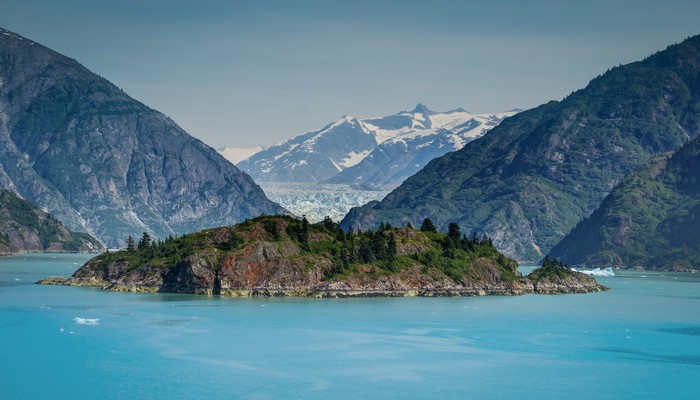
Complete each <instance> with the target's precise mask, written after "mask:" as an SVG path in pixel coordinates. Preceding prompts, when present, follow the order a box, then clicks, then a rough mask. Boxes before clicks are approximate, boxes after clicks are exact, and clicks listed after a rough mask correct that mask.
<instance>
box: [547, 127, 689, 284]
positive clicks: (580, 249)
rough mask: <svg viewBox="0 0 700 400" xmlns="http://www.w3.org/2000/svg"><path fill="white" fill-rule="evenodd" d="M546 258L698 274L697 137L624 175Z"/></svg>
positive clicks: (594, 264) (586, 263)
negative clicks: (600, 203)
mask: <svg viewBox="0 0 700 400" xmlns="http://www.w3.org/2000/svg"><path fill="white" fill-rule="evenodd" d="M550 254H551V255H552V256H554V257H558V258H560V259H562V260H563V261H566V262H568V263H572V264H577V265H585V266H595V267H603V266H604V267H608V266H615V267H643V268H647V269H661V270H691V269H700V138H696V139H695V140H693V141H691V142H690V143H688V144H686V145H685V146H683V148H681V149H680V150H678V152H676V153H675V154H673V155H671V154H664V155H661V156H658V157H655V158H652V159H651V160H649V161H647V162H646V163H644V164H643V165H642V166H641V167H639V168H638V169H637V170H635V171H634V172H633V173H631V174H630V175H628V176H627V177H626V178H625V179H624V180H623V181H622V182H621V183H620V184H619V185H618V186H616V187H615V189H613V191H612V192H611V193H610V194H609V195H608V196H607V197H606V198H605V200H604V201H603V203H602V205H601V206H600V208H598V209H597V210H596V211H595V212H594V213H593V214H592V215H591V216H590V217H589V218H587V219H585V220H583V221H581V222H580V223H579V224H578V225H577V226H576V228H574V229H573V230H572V231H571V233H569V234H568V235H567V236H566V237H565V238H564V239H563V240H562V241H561V242H559V244H558V245H556V246H555V247H554V248H553V249H552V251H551V252H550Z"/></svg>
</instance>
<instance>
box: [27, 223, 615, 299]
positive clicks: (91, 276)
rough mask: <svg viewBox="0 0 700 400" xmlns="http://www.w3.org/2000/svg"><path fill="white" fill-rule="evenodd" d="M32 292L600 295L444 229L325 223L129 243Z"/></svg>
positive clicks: (588, 283)
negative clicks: (521, 266)
mask: <svg viewBox="0 0 700 400" xmlns="http://www.w3.org/2000/svg"><path fill="white" fill-rule="evenodd" d="M548 261H549V260H548ZM38 283H41V284H60V285H70V286H93V287H100V288H103V289H106V290H114V291H129V292H162V293H190V294H202V295H209V296H304V297H336V298H340V297H399V296H426V297H431V296H432V297H444V296H483V295H520V294H526V293H546V294H557V293H589V292H600V291H604V290H607V288H606V287H605V286H603V285H601V284H600V283H598V282H597V281H596V280H595V279H594V278H591V277H589V276H586V275H585V274H582V273H579V272H575V271H572V270H571V269H569V268H567V267H566V266H563V265H561V264H560V263H556V262H549V264H546V265H544V266H543V267H541V268H538V269H536V270H535V271H533V273H531V274H529V275H528V276H522V275H521V274H520V273H519V272H518V264H517V262H516V261H515V260H512V259H510V258H508V257H506V256H504V255H503V254H502V253H500V252H499V251H498V250H497V249H496V248H495V247H494V245H493V243H492V241H491V239H490V238H489V237H487V236H486V235H482V236H479V235H477V234H472V235H471V236H469V237H468V236H467V235H464V234H462V233H461V231H460V228H459V226H457V224H454V223H452V224H450V225H449V230H448V232H447V233H441V232H437V231H436V230H435V227H434V226H433V225H432V223H430V220H427V219H426V221H424V223H423V226H421V227H420V229H414V228H413V227H411V226H410V225H409V226H406V227H400V228H398V227H392V226H390V225H388V224H381V225H380V227H379V229H378V230H376V231H365V232H359V231H358V232H347V233H346V232H344V231H343V230H342V229H340V227H339V226H338V224H337V223H335V222H333V221H331V220H330V219H329V218H326V219H325V220H324V221H322V222H320V223H318V224H310V223H309V222H308V221H307V220H306V219H305V218H302V219H298V218H293V217H290V216H260V217H257V218H254V219H250V220H246V221H245V222H242V223H240V224H237V225H235V226H231V227H221V228H214V229H208V230H204V231H201V232H197V233H192V234H188V235H184V236H181V237H168V238H166V239H165V240H157V241H155V240H152V239H151V237H150V236H149V235H148V234H146V233H144V234H143V235H142V237H141V238H140V240H139V241H138V243H136V241H135V240H134V239H133V238H132V237H129V238H128V239H127V247H126V249H124V250H120V251H113V252H109V251H108V252H105V253H102V254H100V255H98V256H96V257H94V258H92V259H91V260H89V261H88V262H87V263H85V265H83V266H82V267H80V268H79V269H78V270H77V271H75V273H74V274H73V275H72V276H71V277H70V278H63V277H50V278H47V279H44V280H42V281H39V282H38Z"/></svg>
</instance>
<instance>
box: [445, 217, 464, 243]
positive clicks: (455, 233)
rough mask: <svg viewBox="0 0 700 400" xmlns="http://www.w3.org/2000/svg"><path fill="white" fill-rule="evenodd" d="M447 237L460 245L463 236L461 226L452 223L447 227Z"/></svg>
mask: <svg viewBox="0 0 700 400" xmlns="http://www.w3.org/2000/svg"><path fill="white" fill-rule="evenodd" d="M447 236H448V237H449V238H450V239H451V240H452V242H454V243H455V244H456V243H459V239H460V237H461V236H462V233H461V232H460V231H459V225H457V224H456V223H455V222H450V224H449V225H447Z"/></svg>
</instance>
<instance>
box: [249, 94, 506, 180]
mask: <svg viewBox="0 0 700 400" xmlns="http://www.w3.org/2000/svg"><path fill="white" fill-rule="evenodd" d="M515 113H516V111H510V112H504V113H498V114H480V115H473V114H470V113H468V112H466V111H464V110H462V109H457V110H453V111H448V112H442V113H441V112H434V111H431V110H429V109H428V108H427V107H426V106H424V105H422V104H419V105H418V106H416V108H415V109H414V110H412V111H402V112H400V113H398V114H394V115H390V116H387V117H381V118H368V119H364V120H358V119H357V118H354V117H350V116H344V117H342V118H341V119H339V120H338V121H336V122H334V123H332V124H329V125H327V126H326V127H324V128H323V129H321V130H318V131H314V132H309V133H305V134H303V135H300V136H297V137H295V138H293V139H290V140H287V141H285V142H282V143H280V144H278V145H276V146H272V147H270V148H268V149H265V150H263V151H261V152H259V153H256V154H255V155H253V156H252V157H250V158H248V159H246V160H243V161H241V162H239V163H238V164H237V165H238V167H239V168H241V169H242V170H243V171H246V172H247V173H249V174H250V175H251V176H252V177H253V178H254V179H255V180H256V181H258V182H284V183H296V182H308V183H311V182H313V183H321V182H323V183H329V184H344V185H360V186H363V187H368V188H376V189H379V190H387V189H392V188H394V187H396V186H398V185H399V184H400V183H401V182H403V181H404V180H405V179H406V178H407V177H409V176H410V175H412V174H414V173H415V172H416V171H418V170H420V169H421V168H422V167H423V166H424V165H425V164H426V163H428V161H430V160H432V159H433V158H435V157H438V156H441V155H443V154H445V153H447V152H449V151H454V150H458V149H461V148H462V147H463V146H464V144H465V143H467V142H469V141H471V140H474V139H475V138H477V137H480V136H482V135H483V134H484V133H486V132H487V131H488V130H489V129H491V128H493V127H494V126H496V125H498V123H500V122H501V120H503V118H506V117H508V116H511V115H514V114H515Z"/></svg>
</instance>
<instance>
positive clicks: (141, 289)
mask: <svg viewBox="0 0 700 400" xmlns="http://www.w3.org/2000/svg"><path fill="white" fill-rule="evenodd" d="M520 283H521V285H522V286H521V287H520V288H505V287H493V288H484V287H480V288H476V287H474V288H468V287H463V288H409V289H364V288H363V289H323V288H297V289H283V288H266V287H257V288H240V289H235V288H221V289H218V290H215V289H213V288H204V287H202V288H196V289H194V290H192V291H168V290H162V288H161V286H148V285H121V284H109V283H106V282H99V281H96V280H94V281H90V282H71V279H70V278H65V277H63V276H52V277H48V278H45V279H42V280H39V281H37V282H36V284H38V285H53V286H75V287H92V288H99V289H102V290H105V291H112V292H128V293H171V294H190V295H198V296H207V297H215V296H216V297H228V298H235V297H306V298H373V297H480V296H522V295H527V294H586V293H599V292H605V291H608V290H610V288H609V287H607V286H604V285H602V284H600V283H597V281H596V284H595V285H586V286H576V287H572V286H567V285H556V284H555V285H551V284H550V285H544V286H543V287H541V288H538V285H535V284H533V283H532V282H529V281H527V280H526V281H520Z"/></svg>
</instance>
